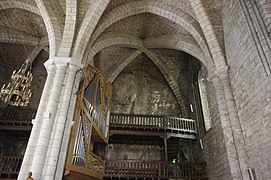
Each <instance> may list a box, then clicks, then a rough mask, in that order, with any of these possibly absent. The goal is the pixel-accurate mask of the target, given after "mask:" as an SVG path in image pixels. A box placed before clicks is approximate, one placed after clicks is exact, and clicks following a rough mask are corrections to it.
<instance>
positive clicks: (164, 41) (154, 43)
mask: <svg viewBox="0 0 271 180" xmlns="http://www.w3.org/2000/svg"><path fill="white" fill-rule="evenodd" d="M194 41H195V40H194V39H192V38H189V37H188V38H185V37H184V36H181V35H179V34H176V35H175V34H170V35H161V36H156V37H152V38H147V39H145V40H144V41H143V45H144V47H145V48H147V49H152V48H167V49H170V48H171V49H176V50H180V51H183V52H186V53H188V54H190V55H192V56H194V57H195V58H197V59H198V60H200V61H201V62H203V63H205V60H204V54H203V53H202V51H201V49H200V47H199V46H198V45H197V43H196V42H194ZM193 42H194V43H193Z"/></svg>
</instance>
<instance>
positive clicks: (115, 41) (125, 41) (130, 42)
mask: <svg viewBox="0 0 271 180" xmlns="http://www.w3.org/2000/svg"><path fill="white" fill-rule="evenodd" d="M113 45H118V46H121V45H124V46H125V47H132V48H136V49H143V48H144V47H143V45H142V41H141V39H139V38H136V37H134V36H114V37H108V38H104V39H102V40H100V41H98V42H97V43H95V44H94V45H93V46H92V49H91V50H90V51H89V60H90V62H89V61H88V62H89V63H90V64H93V58H94V56H95V55H96V54H97V53H98V52H99V51H101V50H102V49H104V48H106V47H109V46H113ZM85 63H87V62H85Z"/></svg>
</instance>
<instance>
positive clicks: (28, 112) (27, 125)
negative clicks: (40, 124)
mask: <svg viewBox="0 0 271 180" xmlns="http://www.w3.org/2000/svg"><path fill="white" fill-rule="evenodd" d="M35 115H36V110H33V109H0V129H1V130H22V131H31V129H32V119H34V118H35Z"/></svg>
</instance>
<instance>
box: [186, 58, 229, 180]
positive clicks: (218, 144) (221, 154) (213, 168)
mask: <svg viewBox="0 0 271 180" xmlns="http://www.w3.org/2000/svg"><path fill="white" fill-rule="evenodd" d="M199 66H201V69H202V74H203V77H204V81H205V84H206V92H207V98H208V104H209V110H210V116H211V121H212V127H211V129H210V130H209V131H207V132H206V131H205V128H204V120H203V114H202V109H201V102H200V95H199V87H198V72H197V71H198V69H199ZM188 72H189V75H188V80H189V84H190V86H189V88H188V97H189V103H190V104H192V105H193V112H191V117H192V118H193V119H196V120H197V125H198V141H197V142H195V144H194V150H193V151H194V152H196V153H195V159H196V160H199V161H201V160H204V161H206V162H207V174H208V177H209V178H210V179H211V180H217V179H220V180H230V179H231V177H230V169H229V163H228V159H227V154H226V149H225V145H224V137H223V133H222V127H221V122H220V117H219V112H218V105H217V100H216V96H215V89H214V86H213V84H212V83H211V82H210V81H208V80H207V79H206V76H207V70H206V68H205V67H204V65H202V64H201V65H200V64H199V62H198V61H197V60H195V59H194V58H192V57H190V59H189V66H188ZM200 139H201V140H202V144H203V149H201V147H200Z"/></svg>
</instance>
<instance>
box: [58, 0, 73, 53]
mask: <svg viewBox="0 0 271 180" xmlns="http://www.w3.org/2000/svg"><path fill="white" fill-rule="evenodd" d="M70 9H75V10H73V11H71V10H70ZM74 17H75V19H74ZM76 18H77V3H75V2H74V0H66V19H65V26H64V32H63V37H62V38H61V39H62V40H61V43H60V47H59V51H58V56H60V57H61V56H66V57H69V56H70V53H71V47H72V43H73V40H74V35H75V26H76Z"/></svg>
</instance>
